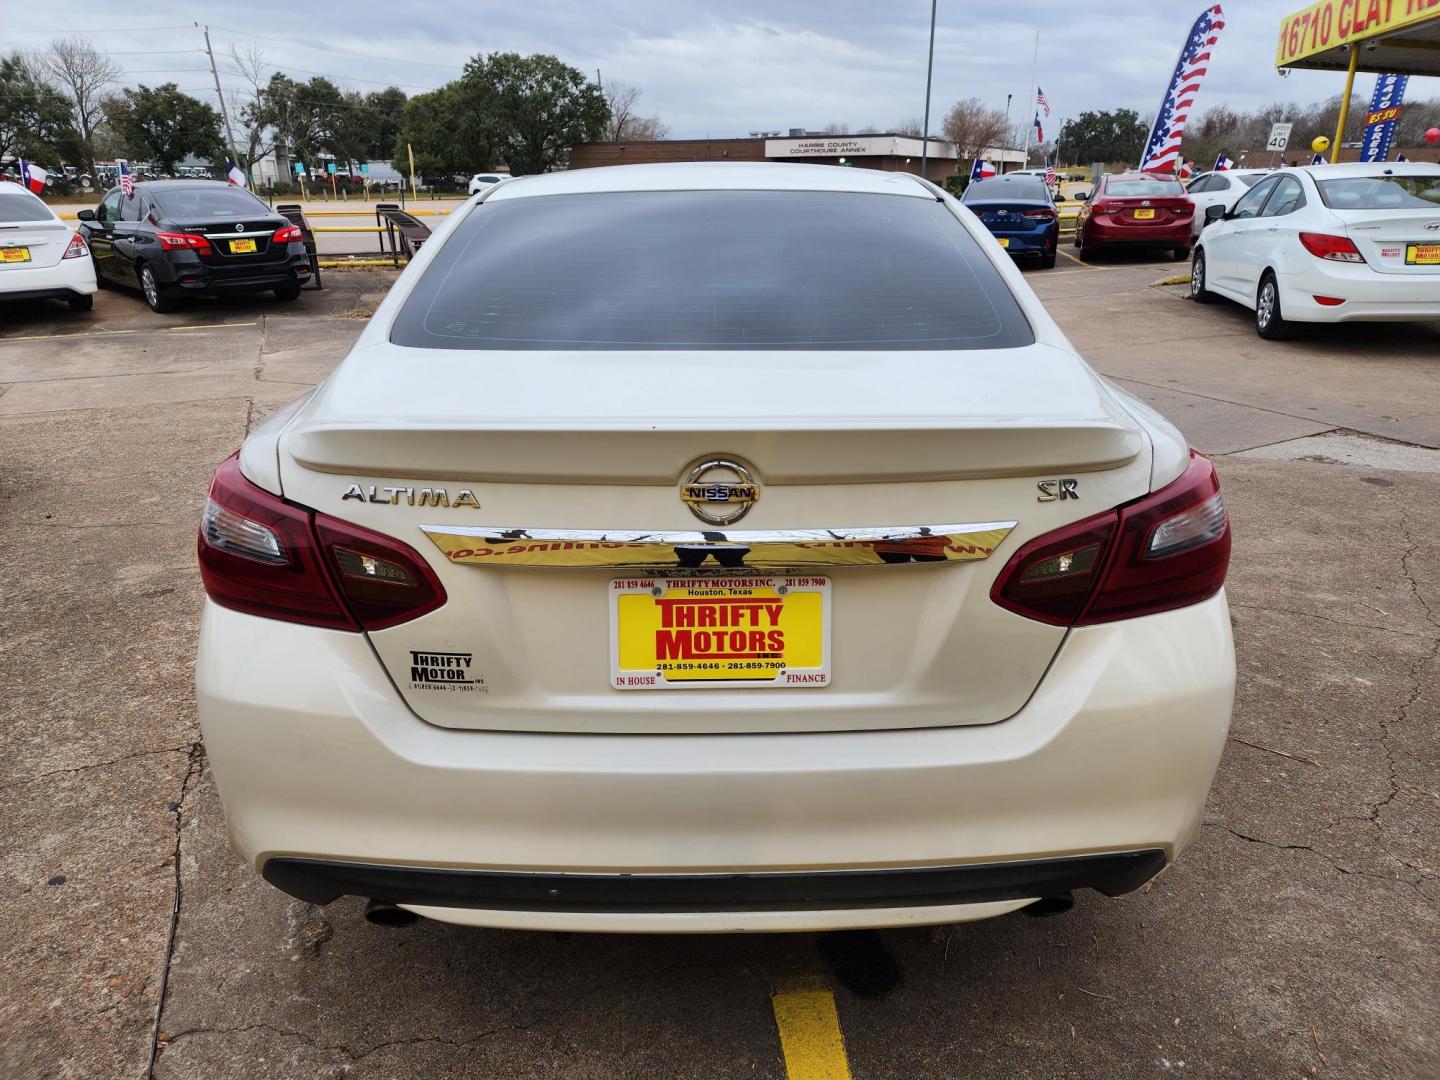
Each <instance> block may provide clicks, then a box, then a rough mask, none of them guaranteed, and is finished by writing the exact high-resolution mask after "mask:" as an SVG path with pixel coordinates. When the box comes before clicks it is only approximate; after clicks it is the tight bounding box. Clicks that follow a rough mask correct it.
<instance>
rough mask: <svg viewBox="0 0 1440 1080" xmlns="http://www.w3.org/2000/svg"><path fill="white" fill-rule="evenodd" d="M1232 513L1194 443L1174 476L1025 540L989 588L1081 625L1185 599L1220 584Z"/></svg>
mask: <svg viewBox="0 0 1440 1080" xmlns="http://www.w3.org/2000/svg"><path fill="white" fill-rule="evenodd" d="M1229 565H1230V519H1229V516H1228V515H1227V513H1226V511H1225V500H1224V497H1223V496H1222V495H1221V494H1220V480H1219V478H1218V477H1217V476H1216V475H1215V467H1214V466H1213V465H1212V464H1211V463H1210V459H1209V458H1207V457H1205V456H1204V455H1202V454H1198V453H1196V452H1194V451H1191V455H1190V466H1189V468H1187V469H1186V470H1185V473H1184V475H1182V476H1181V477H1180V478H1179V479H1178V480H1176V481H1175V482H1174V483H1172V484H1169V485H1168V486H1166V487H1164V488H1161V489H1160V490H1159V491H1157V492H1154V493H1153V494H1151V495H1147V496H1145V497H1144V498H1142V499H1139V500H1137V501H1136V502H1133V503H1130V504H1129V505H1128V506H1122V507H1120V508H1119V509H1118V510H1110V511H1106V512H1105V513H1103V514H1097V515H1096V516H1095V517H1092V518H1086V519H1085V520H1084V521H1080V522H1076V523H1075V524H1073V525H1067V526H1066V527H1065V528H1063V529H1057V530H1056V531H1054V532H1051V533H1046V534H1045V535H1044V536H1040V537H1037V538H1036V539H1034V540H1032V541H1030V542H1029V543H1028V544H1026V545H1025V546H1024V547H1022V548H1021V549H1020V550H1019V551H1018V552H1016V553H1015V555H1014V556H1013V557H1012V558H1011V559H1010V562H1009V563H1008V564H1007V565H1006V566H1005V569H1004V570H1003V571H1001V573H1000V576H999V578H997V579H996V581H995V585H994V587H993V588H992V589H991V591H990V596H991V599H993V600H994V601H995V603H997V604H999V605H1000V606H1001V607H1003V608H1007V609H1008V610H1010V611H1013V612H1015V613H1016V614H1018V615H1024V616H1025V617H1027V618H1031V619H1038V620H1040V621H1041V622H1047V623H1051V624H1053V625H1055V626H1086V625H1089V624H1091V623H1104V622H1114V621H1115V620H1116V619H1130V618H1135V617H1137V616H1140V615H1153V614H1155V613H1156V612H1160V611H1170V610H1172V609H1174V608H1179V607H1186V606H1188V605H1190V604H1195V603H1199V602H1200V601H1201V600H1205V599H1207V598H1209V597H1211V596H1214V595H1215V594H1216V593H1217V592H1219V591H1220V588H1221V586H1222V585H1224V584H1225V571H1226V569H1227V568H1228V567H1229Z"/></svg>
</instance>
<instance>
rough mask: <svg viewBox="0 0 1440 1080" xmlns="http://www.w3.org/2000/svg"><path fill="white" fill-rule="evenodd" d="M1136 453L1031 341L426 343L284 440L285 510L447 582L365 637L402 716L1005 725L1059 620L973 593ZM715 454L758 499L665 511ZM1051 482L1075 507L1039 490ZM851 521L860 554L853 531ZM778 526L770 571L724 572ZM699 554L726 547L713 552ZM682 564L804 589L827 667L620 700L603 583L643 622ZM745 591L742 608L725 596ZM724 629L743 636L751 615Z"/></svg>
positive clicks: (712, 574)
mask: <svg viewBox="0 0 1440 1080" xmlns="http://www.w3.org/2000/svg"><path fill="white" fill-rule="evenodd" d="M721 370H723V373H724V376H725V378H724V379H723V381H722V380H717V379H716V374H717V371H721ZM557 385H564V386H566V387H567V392H566V393H565V394H564V395H563V397H561V396H559V395H557V394H556V393H555V387H556V386H557ZM917 386H919V387H924V388H926V392H925V393H916V387H917ZM562 401H563V403H564V404H561V402H562ZM577 403H580V404H577ZM1149 457H1150V455H1149V443H1148V439H1147V437H1146V435H1145V433H1144V431H1143V429H1142V428H1140V427H1139V425H1138V424H1137V423H1136V422H1135V421H1134V420H1133V419H1132V418H1131V416H1130V415H1129V414H1128V413H1127V412H1126V411H1125V410H1124V409H1123V408H1122V407H1121V406H1120V405H1119V403H1118V402H1117V401H1116V400H1115V399H1114V398H1113V397H1112V396H1111V395H1110V393H1109V392H1108V390H1107V389H1106V388H1105V387H1104V385H1103V384H1102V383H1101V382H1100V381H1099V380H1098V379H1097V378H1096V377H1095V376H1094V374H1093V373H1092V372H1091V371H1090V370H1089V369H1088V368H1086V367H1085V366H1084V365H1083V364H1081V363H1079V362H1078V361H1077V360H1076V359H1075V358H1074V357H1073V355H1072V354H1069V353H1067V352H1066V351H1064V350H1062V349H1058V348H1055V347H1052V346H1048V345H1033V346H1029V347H1026V348H1021V349H1009V350H993V351H978V352H966V353H950V352H936V351H914V352H903V353H886V354H883V355H881V354H870V353H865V352H848V351H847V352H826V353H796V352H782V353H768V352H725V353H716V352H677V353H669V354H667V353H657V352H646V353H613V354H606V353H601V354H597V353H593V352H587V353H583V354H566V353H542V354H537V353H534V352H527V353H523V354H521V353H505V352H487V353H483V354H476V353H473V352H458V351H456V352H444V353H438V354H437V353H433V352H428V351H418V350H407V349H400V348H397V347H396V346H393V345H390V344H389V343H380V344H377V345H373V346H369V347H366V348H362V349H360V350H357V351H356V352H355V353H352V355H351V357H350V358H349V359H348V360H347V361H346V363H345V365H344V366H343V367H342V369H341V371H340V372H338V373H337V375H336V376H335V377H334V378H332V380H331V381H330V382H329V383H327V384H326V385H325V386H324V387H322V389H321V390H320V391H319V392H318V393H317V394H316V395H315V397H314V399H312V400H311V402H309V403H308V404H307V406H306V407H305V408H304V409H303V410H302V411H301V412H300V414H299V415H298V416H297V419H296V420H295V422H294V423H292V424H291V425H290V427H289V428H288V429H287V430H286V432H285V434H284V436H283V437H282V440H281V445H280V461H281V480H282V483H283V486H284V492H285V495H286V497H287V498H289V499H292V500H295V501H297V502H300V503H303V504H305V505H309V506H313V507H315V508H316V509H319V510H322V511H324V512H325V513H327V514H332V515H335V516H337V517H341V518H344V519H347V520H349V521H351V522H353V523H355V524H359V525H362V526H365V527H367V528H371V529H375V530H378V531H381V532H384V533H387V534H389V535H392V536H394V537H397V538H398V539H401V540H403V541H404V542H405V543H407V544H410V545H411V546H412V547H413V548H414V549H415V551H416V552H417V553H418V554H419V555H420V556H421V557H422V558H424V559H426V560H427V561H428V562H429V563H430V565H431V566H432V567H433V568H434V569H435V572H436V574H437V575H438V576H439V577H440V579H441V581H442V582H443V584H444V587H445V589H446V592H447V594H448V596H449V601H448V603H447V604H445V606H443V607H442V608H440V609H439V610H436V611H433V612H431V613H430V614H428V615H425V616H423V617H422V618H419V619H416V620H414V621H412V622H409V623H405V624H402V625H400V626H396V627H392V628H390V629H386V630H381V631H377V632H374V633H372V634H371V635H370V638H371V641H372V642H373V644H374V646H375V649H376V652H377V654H378V655H379V657H380V659H381V661H382V662H383V663H384V665H385V667H386V669H387V671H388V672H389V673H390V676H391V678H392V680H393V681H394V683H395V686H396V688H397V690H398V691H399V692H400V693H401V694H402V695H403V696H404V698H405V700H406V701H407V703H408V704H409V705H410V707H411V708H412V709H413V710H414V711H415V712H416V713H417V714H418V715H419V716H420V717H422V718H423V719H425V720H427V721H429V722H431V723H435V724H438V725H442V726H447V727H456V728H477V729H500V730H529V731H587V732H601V731H603V732H631V733H638V732H647V733H660V732H665V733H678V732H684V733H700V732H740V731H750V732H772V731H774V732H778V731H813V730H837V729H866V728H898V727H920V726H936V725H953V724H984V723H991V722H995V721H998V720H1002V719H1004V718H1005V717H1007V716H1009V715H1011V714H1012V713H1014V712H1015V711H1016V710H1017V709H1019V708H1020V707H1021V706H1022V705H1023V704H1024V702H1025V701H1026V699H1027V698H1028V697H1029V695H1030V694H1031V693H1032V692H1033V690H1034V688H1035V686H1036V685H1037V684H1038V682H1039V680H1040V678H1041V677H1042V676H1043V674H1044V672H1045V670H1046V668H1047V666H1048V664H1049V663H1050V660H1051V658H1052V657H1053V656H1054V653H1055V650H1056V648H1058V646H1059V643H1060V641H1061V640H1062V639H1063V637H1064V633H1065V631H1064V630H1063V629H1061V628H1057V627H1054V626H1049V625H1045V624H1041V623H1038V622H1035V621H1032V620H1029V619H1025V618H1022V617H1020V616H1017V615H1014V614H1012V613H1010V612H1007V611H1005V610H1003V609H1001V608H1000V607H998V606H997V605H995V604H994V603H992V602H991V600H990V598H989V590H990V587H991V585H992V584H993V582H994V580H995V577H996V575H997V574H998V573H999V571H1000V569H1001V568H1002V567H1003V565H1004V563H1005V561H1006V560H1007V559H1008V557H1009V556H1010V554H1012V553H1013V552H1014V550H1016V548H1017V547H1018V546H1019V545H1020V544H1021V543H1024V542H1025V541H1026V540H1028V539H1030V538H1031V537H1033V536H1036V535H1039V534H1040V533H1042V532H1046V531H1049V530H1051V529H1054V528H1058V527H1060V526H1062V525H1065V524H1068V523H1069V522H1071V521H1075V520H1078V519H1080V518H1082V517H1085V516H1088V515H1090V514H1094V513H1096V512H1098V511H1100V510H1103V509H1105V508H1106V507H1109V506H1113V505H1116V504H1118V503H1121V502H1125V501H1128V500H1130V499H1133V498H1135V497H1137V496H1139V495H1141V494H1143V493H1144V492H1145V491H1146V490H1148V485H1149V471H1150V462H1149ZM720 459H723V460H725V461H728V462H731V463H734V464H736V465H739V466H741V467H742V468H744V469H746V470H747V471H748V474H749V477H750V479H752V480H753V481H754V482H755V483H756V484H757V485H758V486H759V489H760V497H759V498H758V500H757V501H755V502H754V503H753V505H752V506H751V507H750V509H749V511H748V513H747V514H746V515H745V517H744V519H743V521H736V522H733V523H731V524H724V525H715V524H713V523H707V522H706V521H705V520H702V519H700V518H697V516H696V515H695V514H694V513H692V511H691V510H690V509H689V507H688V506H687V504H686V502H685V501H684V500H683V499H682V497H681V496H682V484H683V483H684V482H685V481H686V480H687V478H688V477H689V476H690V474H691V472H692V470H694V469H696V468H698V467H700V466H704V465H706V464H707V463H710V462H713V461H716V460H720ZM716 476H718V477H719V481H718V483H719V484H720V486H724V485H726V484H732V485H733V484H734V483H736V482H737V481H738V480H739V478H737V477H735V476H734V475H732V474H730V473H726V472H725V471H724V470H723V469H722V470H721V471H720V472H718V473H712V474H709V475H707V476H706V477H705V478H704V479H705V483H702V484H701V489H702V491H703V490H704V489H705V488H706V487H707V486H709V484H710V481H711V479H712V478H713V477H716ZM1060 480H1071V481H1074V484H1073V485H1072V487H1071V490H1075V491H1078V493H1079V495H1080V497H1079V498H1078V499H1076V498H1062V497H1057V496H1055V495H1053V494H1047V493H1054V492H1057V491H1060V490H1062V489H1061V488H1059V487H1057V484H1058V481H1060ZM1040 484H1045V485H1047V486H1046V487H1037V485H1040ZM1041 500H1044V501H1041ZM720 509H721V510H725V509H728V507H725V506H722V507H721V508H720ZM861 529H869V530H876V532H875V533H866V534H864V535H865V536H869V537H874V536H877V535H878V536H880V537H881V539H880V540H879V541H878V542H874V541H872V540H863V541H861V542H858V543H856V542H852V540H851V536H852V533H851V530H861ZM906 530H909V531H908V532H907V531H906ZM917 530H919V532H920V535H921V536H922V537H924V538H925V539H924V541H923V542H922V543H920V544H919V545H918V546H917V545H916V544H915V543H914V542H913V541H914V539H915V534H916V531H917ZM658 533H667V534H670V533H673V534H683V535H684V536H686V537H689V538H690V540H688V541H684V542H680V543H671V542H670V539H669V538H668V537H660V538H659V539H662V540H664V541H665V542H664V543H662V544H658V545H656V546H654V547H653V550H654V551H655V552H657V555H656V557H655V558H654V559H651V556H650V551H651V550H652V549H645V553H644V554H643V555H642V556H639V557H638V562H637V561H627V559H626V557H625V556H626V552H627V551H629V550H631V549H630V548H628V547H626V546H625V545H626V543H627V542H633V541H636V540H637V539H638V540H639V542H640V543H641V545H642V546H643V544H645V543H651V544H654V542H655V541H656V539H657V537H656V534H658ZM797 533H799V534H802V535H800V536H799V537H797V535H796V534H797ZM737 534H738V535H737ZM946 534H950V535H949V536H948V538H944V539H942V538H941V537H944V536H945V535H946ZM797 539H798V540H799V541H800V544H801V545H802V546H800V547H794V546H792V547H791V548H789V549H788V551H789V552H790V555H788V556H787V555H783V554H782V555H779V556H776V558H775V560H774V561H773V565H770V564H767V565H765V566H761V567H758V568H757V567H756V566H755V565H754V563H753V562H747V561H745V560H746V559H754V558H755V557H756V556H755V554H754V552H756V551H759V550H768V551H771V552H773V551H774V550H775V549H773V548H766V545H767V544H773V543H776V542H777V541H783V542H792V543H793V542H794V541H796V540H797ZM730 541H734V543H730ZM689 544H693V545H694V547H693V548H692V547H688V546H687V545H689ZM707 544H729V548H728V550H729V551H730V552H731V553H733V552H734V550H735V549H736V548H737V547H741V548H744V549H745V551H746V552H747V553H748V554H745V555H738V556H736V560H737V561H736V562H734V563H732V564H730V565H728V566H727V565H726V564H725V562H724V559H723V558H722V557H721V556H720V555H718V554H716V553H715V551H714V550H713V549H712V548H707V547H706V545H707ZM816 544H819V545H821V546H820V547H818V548H817V547H816V546H814V545H816ZM757 545H758V546H757ZM927 545H928V546H927ZM699 549H703V550H701V553H700V555H699V558H698V559H697V558H695V557H694V556H695V551H696V550H699ZM797 551H798V552H800V554H799V555H795V552H797ZM497 552H498V553H499V555H500V556H502V557H498V558H497V557H493V556H494V554H495V553H497ZM857 552H858V555H857ZM687 554H688V557H690V562H691V564H694V563H696V562H700V563H702V564H703V571H702V575H701V577H702V578H703V580H699V581H698V583H697V582H691V585H693V586H694V587H695V588H696V589H700V590H705V589H710V590H714V589H719V590H721V592H722V593H724V591H725V590H731V591H730V592H729V593H725V595H726V596H728V597H729V599H728V600H726V601H725V602H727V603H729V602H732V601H733V602H734V603H739V604H741V606H744V605H745V604H750V605H751V607H752V608H753V611H752V616H751V617H753V618H755V619H759V618H761V617H762V615H763V612H764V609H763V605H762V606H755V605H754V604H753V603H751V602H752V601H753V600H754V599H755V597H756V596H761V598H762V599H766V600H768V601H770V602H772V603H774V602H778V598H777V596H776V595H775V593H774V591H773V590H775V589H778V588H781V587H786V588H789V589H792V590H793V591H794V592H795V593H796V594H797V595H799V594H800V593H805V592H807V591H808V592H809V593H811V594H817V595H818V599H815V600H812V601H809V603H812V604H813V605H815V606H814V608H813V611H814V612H815V614H816V621H815V622H814V623H813V626H812V627H811V628H812V629H813V631H814V638H815V640H814V644H815V645H816V647H817V648H820V649H821V651H822V652H823V653H824V656H823V666H824V668H825V677H824V678H823V679H821V680H818V681H816V682H811V683H799V684H791V685H777V684H772V683H764V684H761V683H754V684H741V683H716V682H713V681H711V682H709V683H706V682H703V681H702V682H699V683H697V684H696V685H700V686H702V687H703V689H702V690H700V691H699V692H696V693H672V692H664V691H658V692H636V693H628V692H619V690H618V688H617V686H616V682H615V674H616V671H617V665H618V666H621V667H623V664H621V661H620V660H619V659H617V656H618V652H619V651H622V650H623V649H624V648H625V644H624V640H622V638H624V635H625V634H629V633H631V632H632V631H631V630H629V629H624V628H623V627H622V622H621V621H620V620H622V615H621V614H619V609H620V608H621V607H623V606H624V604H625V603H631V601H628V600H626V601H622V600H621V599H620V597H622V596H624V597H632V596H633V597H637V598H638V599H637V600H636V601H634V602H635V603H638V604H640V605H641V606H645V605H648V604H649V603H650V600H649V595H650V594H651V593H652V592H653V591H654V590H655V589H659V590H661V592H662V593H665V595H663V596H657V599H656V601H655V607H656V609H657V610H658V609H659V608H660V607H661V606H662V602H663V603H669V602H671V601H673V600H674V599H675V595H674V594H671V593H668V592H666V590H669V589H672V588H675V587H676V578H675V575H677V574H680V573H682V572H683V571H684V569H685V560H686V558H687ZM787 558H793V559H794V562H793V563H787V562H786V560H787ZM647 560H649V561H648V562H647ZM597 563H598V564H599V565H596V564H597ZM660 563H664V566H663V569H662V568H659V565H658V564H660ZM782 566H788V567H789V568H790V571H791V572H789V573H787V572H786V570H785V569H782V568H781V567H782ZM747 582H748V583H749V585H750V586H755V587H759V588H760V592H759V593H755V592H754V591H753V589H752V591H751V592H750V593H747V594H746V596H745V597H742V598H740V599H736V597H737V596H738V595H739V594H737V593H735V592H734V587H736V586H737V583H738V584H739V585H741V586H744V585H746V583H747ZM757 582H758V583H759V585H758V586H756V583H757ZM617 583H618V584H617ZM705 595H706V594H705V593H704V592H703V591H701V592H693V593H688V594H684V595H682V596H681V599H682V600H685V602H686V603H688V602H689V600H688V599H686V597H687V596H688V597H689V599H694V597H695V596H702V597H703V596H705ZM705 603H707V604H709V603H711V602H710V601H708V600H707V601H705ZM715 603H719V601H715ZM796 603H797V604H798V603H800V601H798V600H797V601H796ZM682 606H683V605H682ZM822 612H823V618H821V614H822ZM656 617H657V618H658V617H659V616H658V615H657V616H656ZM719 617H720V618H721V619H722V620H723V619H726V618H729V617H730V616H728V615H725V614H723V613H722V614H721V615H720V616H719ZM787 617H788V616H787ZM825 621H828V629H827V628H826V627H824V626H822V625H821V623H822V622H825ZM631 625H632V628H633V625H634V624H633V620H632V624H631ZM656 625H657V626H658V625H659V624H658V623H657V624H656ZM721 625H722V626H723V625H726V624H724V623H723V622H722V624H721ZM757 625H758V624H757ZM743 629H744V630H745V631H746V638H747V639H748V637H749V633H750V632H751V631H753V630H754V629H755V626H754V625H751V624H749V623H746V624H745V626H744V627H743ZM641 632H642V633H649V632H650V629H647V628H643V627H642V630H641ZM736 640H741V639H736ZM667 681H668V679H667ZM693 688H694V686H693V685H692V686H688V687H687V689H693Z"/></svg>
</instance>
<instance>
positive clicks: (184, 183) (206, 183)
mask: <svg viewBox="0 0 1440 1080" xmlns="http://www.w3.org/2000/svg"><path fill="white" fill-rule="evenodd" d="M135 186H136V187H137V188H145V189H147V190H149V189H153V188H207V187H234V186H235V185H234V184H232V183H230V182H229V181H228V180H194V179H186V180H141V181H139V182H137V183H136V185H135Z"/></svg>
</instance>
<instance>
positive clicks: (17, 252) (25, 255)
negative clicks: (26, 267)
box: [0, 247, 30, 263]
mask: <svg viewBox="0 0 1440 1080" xmlns="http://www.w3.org/2000/svg"><path fill="white" fill-rule="evenodd" d="M29 261H30V249H29V248H28V247H24V248H22V247H7V248H0V262H7V263H11V262H29Z"/></svg>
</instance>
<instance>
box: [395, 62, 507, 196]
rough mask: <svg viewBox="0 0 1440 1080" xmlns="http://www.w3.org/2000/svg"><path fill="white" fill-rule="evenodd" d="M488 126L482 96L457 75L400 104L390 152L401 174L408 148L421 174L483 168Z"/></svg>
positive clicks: (451, 173) (453, 173) (487, 153)
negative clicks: (400, 113)
mask: <svg viewBox="0 0 1440 1080" xmlns="http://www.w3.org/2000/svg"><path fill="white" fill-rule="evenodd" d="M490 131H491V125H490V122H489V120H488V119H487V113H486V110H485V104H484V99H483V98H482V97H481V96H480V95H479V94H476V93H473V92H472V90H471V88H469V87H467V86H466V85H465V84H464V83H463V82H462V81H460V80H457V81H455V82H451V83H446V84H445V85H444V86H442V87H441V88H440V89H439V90H433V91H431V92H430V93H428V94H416V95H415V96H414V97H412V98H411V99H410V100H409V101H407V102H406V103H405V113H404V117H403V119H402V120H401V123H400V128H399V130H398V132H397V133H396V136H395V145H394V149H393V151H392V152H391V156H392V157H393V159H394V163H395V168H396V169H398V170H399V171H400V172H402V173H403V172H405V171H406V169H407V168H408V167H409V161H408V159H407V156H406V155H407V147H409V148H413V149H414V151H415V170H416V172H418V173H420V175H422V176H430V177H441V176H459V175H462V174H465V173H472V172H483V171H485V170H487V169H489V168H490V165H491V160H492V156H493V150H492V148H491V143H490Z"/></svg>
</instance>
